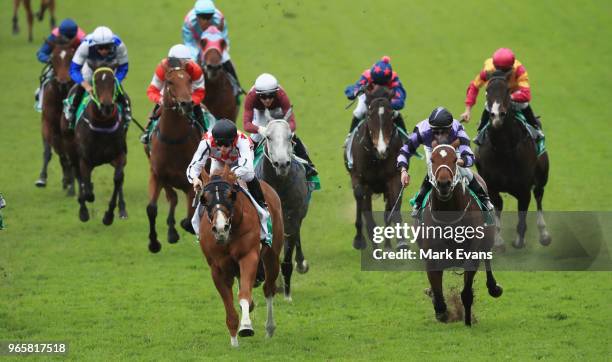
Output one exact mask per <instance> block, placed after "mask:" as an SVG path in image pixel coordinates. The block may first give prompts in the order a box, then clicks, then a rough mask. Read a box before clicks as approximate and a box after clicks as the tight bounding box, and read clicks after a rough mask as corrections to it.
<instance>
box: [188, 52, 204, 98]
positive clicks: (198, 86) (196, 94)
mask: <svg viewBox="0 0 612 362" xmlns="http://www.w3.org/2000/svg"><path fill="white" fill-rule="evenodd" d="M187 72H188V73H189V74H190V75H191V101H192V102H193V104H195V105H199V104H200V103H202V101H203V100H204V97H205V96H206V89H205V88H204V73H203V72H202V68H200V66H199V65H197V64H196V63H195V62H188V63H187Z"/></svg>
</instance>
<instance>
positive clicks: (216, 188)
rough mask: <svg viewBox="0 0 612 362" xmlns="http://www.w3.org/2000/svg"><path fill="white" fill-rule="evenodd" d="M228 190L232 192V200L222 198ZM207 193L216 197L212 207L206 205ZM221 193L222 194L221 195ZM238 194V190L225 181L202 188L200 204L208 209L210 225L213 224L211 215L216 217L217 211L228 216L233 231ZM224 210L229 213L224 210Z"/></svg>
mask: <svg viewBox="0 0 612 362" xmlns="http://www.w3.org/2000/svg"><path fill="white" fill-rule="evenodd" d="M228 189H229V190H231V196H230V198H229V199H226V198H222V197H221V196H220V195H221V194H223V193H224V192H226V191H227V190H228ZM207 192H209V193H212V194H213V195H214V199H213V201H212V202H211V203H210V205H209V204H207V203H206V198H205V196H204V195H205V194H206V193H207ZM219 192H221V194H220V193H219ZM236 193H237V191H236V188H235V187H234V186H232V184H230V183H229V182H227V181H225V180H213V181H210V182H209V183H207V184H206V185H205V186H204V187H203V188H202V196H201V198H200V203H201V204H202V205H203V206H204V208H205V209H206V216H207V217H208V222H209V223H210V224H212V216H211V215H214V213H215V212H216V211H221V212H223V213H224V214H225V215H226V216H227V222H228V224H229V225H230V230H231V227H232V215H233V214H234V212H233V211H234V201H236ZM230 200H231V201H230ZM224 208H225V211H227V212H225V211H224V210H223V209H224Z"/></svg>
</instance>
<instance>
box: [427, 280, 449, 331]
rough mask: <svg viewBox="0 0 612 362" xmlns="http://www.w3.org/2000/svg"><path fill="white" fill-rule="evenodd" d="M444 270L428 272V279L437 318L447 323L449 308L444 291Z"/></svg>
mask: <svg viewBox="0 0 612 362" xmlns="http://www.w3.org/2000/svg"><path fill="white" fill-rule="evenodd" d="M443 273H444V272H443V271H442V270H433V271H428V272H427V279H429V285H430V287H431V293H432V294H431V298H432V302H433V306H434V311H435V312H436V319H437V320H438V321H440V322H443V323H446V322H447V321H448V310H447V309H446V302H445V301H444V293H443V292H442V275H443Z"/></svg>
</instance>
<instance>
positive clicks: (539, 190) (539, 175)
mask: <svg viewBox="0 0 612 362" xmlns="http://www.w3.org/2000/svg"><path fill="white" fill-rule="evenodd" d="M547 181H548V153H544V154H543V155H542V156H540V157H539V158H538V162H537V165H536V174H535V186H534V188H533V196H534V197H535V199H536V203H537V206H538V221H537V222H538V230H539V231H540V244H542V245H544V246H548V245H550V243H551V241H552V238H551V236H550V234H549V233H548V230H546V222H545V221H544V212H543V211H542V199H543V198H544V186H545V185H546V182H547Z"/></svg>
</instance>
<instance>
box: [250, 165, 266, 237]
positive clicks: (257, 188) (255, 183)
mask: <svg viewBox="0 0 612 362" xmlns="http://www.w3.org/2000/svg"><path fill="white" fill-rule="evenodd" d="M247 188H248V190H249V193H250V194H251V196H253V198H254V199H255V202H257V204H259V206H261V207H262V208H263V209H265V210H266V214H267V215H268V217H269V215H270V212H269V210H268V204H267V203H266V199H265V198H264V194H263V191H262V190H261V185H260V184H259V179H258V178H257V177H253V179H252V180H251V181H249V182H247ZM261 223H262V225H266V227H265V231H266V236H265V238H264V239H262V241H264V240H270V232H271V230H268V227H267V225H268V220H261Z"/></svg>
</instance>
